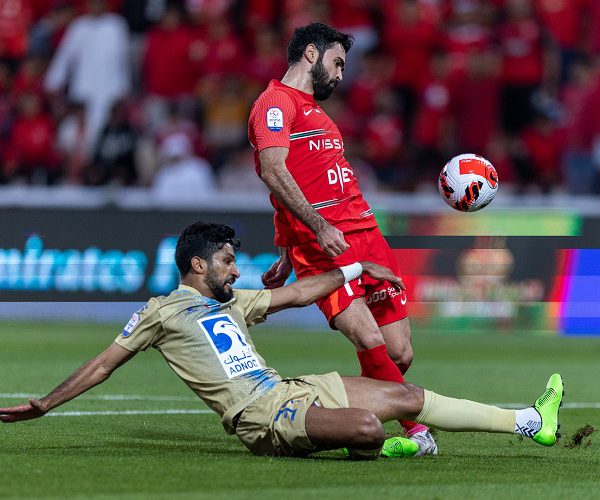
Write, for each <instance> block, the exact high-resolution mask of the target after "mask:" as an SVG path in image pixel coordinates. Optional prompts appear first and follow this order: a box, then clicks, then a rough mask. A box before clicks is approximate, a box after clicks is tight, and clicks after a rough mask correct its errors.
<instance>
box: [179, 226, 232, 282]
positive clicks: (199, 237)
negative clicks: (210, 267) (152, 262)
mask: <svg viewBox="0 0 600 500" xmlns="http://www.w3.org/2000/svg"><path fill="white" fill-rule="evenodd" d="M234 236H235V231H234V230H233V228H231V227H229V226H226V225H225V224H214V223H205V222H200V221H199V222H194V223H193V224H190V225H189V226H188V227H186V228H185V229H184V230H183V232H182V233H181V235H179V239H178V240H177V247H176V248H175V263H176V264H177V268H178V269H179V272H180V273H181V276H182V277H183V276H185V275H186V274H187V273H189V272H190V269H191V267H192V263H191V261H192V258H193V257H200V258H201V259H204V260H206V261H210V260H211V258H212V256H213V255H214V254H215V253H216V252H218V251H219V250H221V248H223V247H224V246H225V245H226V244H227V243H229V244H230V245H231V246H232V247H233V250H234V251H237V250H239V249H240V241H239V240H237V239H235V238H234Z"/></svg>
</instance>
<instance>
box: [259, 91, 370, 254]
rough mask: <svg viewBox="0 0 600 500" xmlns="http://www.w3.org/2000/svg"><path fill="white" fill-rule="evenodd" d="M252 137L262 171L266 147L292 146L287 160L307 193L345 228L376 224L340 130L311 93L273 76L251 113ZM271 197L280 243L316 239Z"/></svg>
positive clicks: (332, 221)
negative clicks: (345, 154)
mask: <svg viewBox="0 0 600 500" xmlns="http://www.w3.org/2000/svg"><path fill="white" fill-rule="evenodd" d="M248 138H249V140H250V143H251V144H252V146H253V147H254V162H255V165H256V172H257V174H258V175H260V174H261V166H260V159H259V153H260V152H261V151H262V150H263V149H266V148H270V147H284V148H288V149H289V154H288V157H287V160H286V162H285V163H286V166H287V169H288V170H289V172H290V174H292V176H293V177H294V180H295V181H296V183H297V184H298V186H299V187H300V189H301V191H302V193H303V194H304V197H305V198H306V200H307V201H308V202H309V203H310V204H311V205H312V206H313V208H314V209H315V210H317V211H318V212H319V214H320V215H321V216H322V217H323V218H324V219H325V220H326V221H327V222H329V223H330V224H332V225H333V226H335V227H337V228H338V229H339V230H340V231H343V232H348V231H355V230H358V229H366V228H372V227H376V226H377V221H376V220H375V217H374V216H373V212H372V211H371V209H370V207H369V205H368V204H367V202H366V201H365V199H364V198H363V196H362V193H361V192H360V189H359V188H358V182H357V180H356V177H354V173H353V171H352V168H351V167H350V164H349V163H348V162H347V161H346V159H345V158H344V142H343V140H342V136H341V134H340V131H339V130H338V128H337V126H336V125H335V123H333V121H332V120H331V118H329V117H328V116H327V115H326V114H325V112H324V111H323V110H322V109H321V107H320V106H319V105H318V104H317V103H316V102H315V99H314V97H313V96H312V95H310V94H307V93H305V92H301V91H299V90H296V89H294V88H291V87H288V86H287V85H284V84H282V83H280V82H278V81H277V80H271V83H270V84H269V86H268V87H267V90H265V91H264V92H263V93H262V94H261V95H260V96H259V97H258V99H257V100H256V102H255V103H254V104H253V106H252V110H251V111H250V120H249V122H248ZM270 198H271V203H272V204H273V207H274V208H275V217H274V221H275V245H277V246H282V247H288V246H294V245H298V244H300V243H304V242H307V241H312V240H315V239H316V238H315V235H314V233H313V232H312V231H311V230H310V229H308V227H306V226H305V225H304V224H303V223H302V222H300V221H299V220H298V219H296V218H295V217H294V216H293V215H292V214H291V213H290V212H289V211H288V210H287V209H286V208H285V207H284V206H283V205H282V204H281V203H280V202H279V201H278V200H277V199H276V198H275V197H274V196H273V194H271V196H270Z"/></svg>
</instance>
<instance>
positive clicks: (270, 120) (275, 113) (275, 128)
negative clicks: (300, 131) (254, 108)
mask: <svg viewBox="0 0 600 500" xmlns="http://www.w3.org/2000/svg"><path fill="white" fill-rule="evenodd" d="M267 128H268V129H269V130H270V131H272V132H279V131H280V130H281V129H282V128H283V111H281V109H279V108H269V109H268V111H267Z"/></svg>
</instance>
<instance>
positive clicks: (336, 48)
mask: <svg viewBox="0 0 600 500" xmlns="http://www.w3.org/2000/svg"><path fill="white" fill-rule="evenodd" d="M345 64H346V51H345V50H344V48H343V47H342V46H341V45H340V44H339V43H336V44H334V45H333V46H331V47H330V48H328V49H327V50H326V51H325V53H323V54H319V57H318V59H317V61H316V62H315V64H314V66H313V67H312V69H311V75H312V83H313V89H314V97H315V99H316V100H317V101H324V100H325V99H327V98H328V97H329V96H330V95H331V93H332V92H333V91H334V89H335V88H336V87H337V86H338V85H339V83H340V82H341V81H342V77H343V72H344V66H345Z"/></svg>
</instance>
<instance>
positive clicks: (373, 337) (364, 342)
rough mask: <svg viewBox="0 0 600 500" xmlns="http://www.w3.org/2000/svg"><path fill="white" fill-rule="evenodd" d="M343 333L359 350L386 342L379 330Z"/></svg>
mask: <svg viewBox="0 0 600 500" xmlns="http://www.w3.org/2000/svg"><path fill="white" fill-rule="evenodd" d="M342 333H344V335H346V337H348V339H349V340H350V342H352V343H353V344H354V347H355V348H356V350H357V351H366V350H367V349H373V347H377V346H379V345H381V344H384V343H385V340H384V339H383V335H381V332H379V330H373V331H363V332H342Z"/></svg>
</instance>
